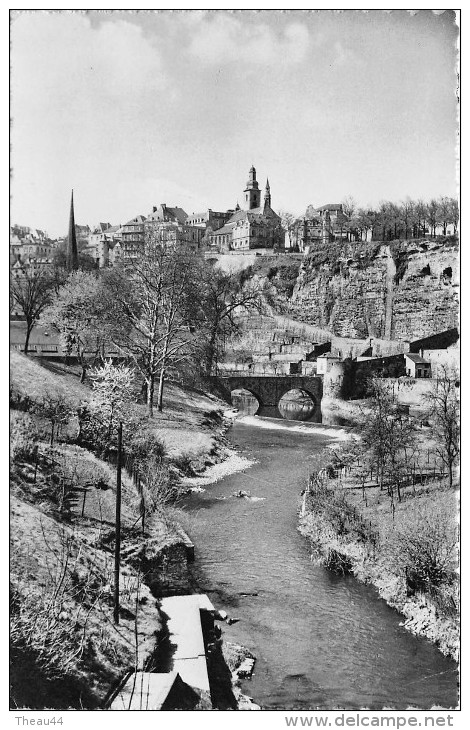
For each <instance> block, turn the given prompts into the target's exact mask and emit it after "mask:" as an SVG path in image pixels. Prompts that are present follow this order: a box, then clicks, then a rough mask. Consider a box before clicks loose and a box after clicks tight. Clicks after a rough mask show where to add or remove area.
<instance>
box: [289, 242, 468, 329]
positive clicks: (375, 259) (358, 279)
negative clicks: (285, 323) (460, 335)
mask: <svg viewBox="0 0 470 730" xmlns="http://www.w3.org/2000/svg"><path fill="white" fill-rule="evenodd" d="M458 275H459V260H458V244H457V242H455V241H454V240H452V239H443V240H441V241H438V240H432V241H430V240H420V241H392V242H391V243H389V244H386V243H379V242H370V243H343V244H329V245H328V246H325V247H321V248H319V249H316V250H315V251H313V252H312V253H311V254H310V255H308V256H307V258H306V259H305V261H304V262H303V264H302V266H301V269H300V272H299V277H298V279H297V283H296V285H295V288H294V291H293V296H292V299H291V302H290V306H289V309H290V314H291V315H292V316H293V317H294V318H295V319H297V320H299V321H303V322H307V323H309V324H311V325H315V326H318V327H323V328H327V329H330V330H331V331H332V332H333V333H334V334H335V335H338V336H341V337H358V338H366V337H374V338H383V339H403V340H407V339H417V338H418V337H425V336H427V335H430V334H433V333H434V332H439V331H443V330H447V329H450V328H451V327H455V326H458V284H459V282H458Z"/></svg>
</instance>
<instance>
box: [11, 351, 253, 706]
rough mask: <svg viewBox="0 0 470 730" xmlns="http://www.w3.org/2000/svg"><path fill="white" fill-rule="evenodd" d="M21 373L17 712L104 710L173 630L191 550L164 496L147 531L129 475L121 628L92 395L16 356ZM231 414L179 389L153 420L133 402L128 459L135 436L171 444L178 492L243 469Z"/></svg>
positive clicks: (15, 436)
mask: <svg viewBox="0 0 470 730" xmlns="http://www.w3.org/2000/svg"><path fill="white" fill-rule="evenodd" d="M10 365H11V380H10V406H11V429H12V434H11V439H12V443H11V447H12V450H11V456H12V465H11V488H12V512H11V523H10V528H11V570H10V579H11V585H12V652H11V660H12V664H11V702H12V707H15V708H17V707H29V708H31V709H40V708H41V707H44V706H47V707H51V708H57V709H67V708H77V709H78V708H81V707H86V708H88V709H96V708H98V707H100V706H101V703H102V702H103V700H104V698H105V696H106V694H107V693H108V691H109V689H110V687H112V686H113V685H114V684H115V683H116V682H117V681H119V679H120V677H121V675H122V673H123V672H124V671H125V670H126V669H127V667H128V666H133V667H135V668H136V669H137V670H140V669H143V668H144V666H146V662H148V661H149V659H150V658H151V657H152V655H153V654H154V652H155V644H156V635H157V634H158V632H159V631H160V629H161V627H162V618H161V616H160V613H159V610H158V608H157V607H156V605H155V600H154V597H155V596H156V595H168V594H173V593H185V592H188V589H189V590H191V582H190V577H189V563H190V561H191V550H190V549H189V547H188V540H187V538H186V536H185V535H184V534H183V532H182V530H181V529H180V525H179V523H178V519H177V517H178V515H177V512H174V511H172V509H171V508H170V507H169V506H168V505H167V503H166V492H165V491H164V493H163V499H164V501H162V502H161V503H160V502H159V503H158V504H157V505H156V506H157V509H156V510H155V511H153V512H151V511H150V510H149V512H148V514H147V515H146V519H145V526H144V524H143V520H142V511H141V508H142V497H141V496H139V493H138V490H137V489H136V486H137V485H136V483H135V480H134V479H133V478H132V476H131V474H128V473H126V471H124V470H123V474H122V505H121V540H122V546H121V548H122V551H121V558H122V567H121V580H120V584H121V590H122V596H121V612H120V613H121V615H120V625H119V627H117V626H115V624H114V622H113V572H112V563H113V555H112V554H113V549H114V539H115V538H114V518H115V501H116V495H115V485H116V470H115V466H114V465H113V459H112V458H111V460H110V461H108V460H105V459H104V458H101V454H100V452H99V447H98V446H97V445H96V446H95V444H94V443H93V442H91V441H90V443H88V442H86V443H83V442H81V441H80V429H79V428H78V418H77V414H79V413H80V412H81V411H83V409H86V407H87V405H88V403H89V401H90V397H91V389H90V388H89V387H88V386H87V384H82V383H80V382H79V380H78V378H77V375H76V373H75V372H74V371H73V368H68V367H66V366H64V365H63V364H62V363H51V362H48V363H46V364H44V363H41V362H39V361H38V360H35V359H32V358H27V357H25V356H24V355H22V354H20V353H17V352H11V358H10ZM224 406H225V404H224V403H223V402H222V401H220V400H219V399H217V398H215V397H213V396H211V395H206V394H204V393H202V392H200V391H195V390H194V389H185V388H182V387H179V386H177V385H171V384H169V385H168V386H167V388H166V395H165V409H164V412H163V413H155V414H154V417H153V418H149V417H148V416H147V414H146V411H145V407H143V406H141V405H139V404H137V403H135V404H134V403H131V404H129V408H128V411H127V413H126V424H125V434H127V438H125V441H126V444H125V445H126V448H127V447H128V446H129V442H130V438H131V437H133V433H135V434H136V435H137V436H138V438H140V439H142V442H143V443H144V445H145V446H146V448H153V445H157V446H158V444H162V445H163V453H164V462H163V466H164V475H166V476H165V477H164V478H165V479H167V478H168V479H169V480H170V483H171V488H172V489H176V490H177V491H179V489H180V485H179V482H180V481H184V478H185V475H187V474H192V475H197V474H203V473H204V471H205V470H206V469H207V468H208V467H214V468H216V469H217V468H218V469H219V471H220V470H222V471H220V474H221V475H223V470H224V469H225V470H226V469H227V468H229V469H230V470H233V469H237V468H242V467H243V468H244V467H245V464H244V463H240V461H242V460H241V457H239V456H238V455H237V454H235V452H233V450H231V449H230V448H229V446H228V444H227V441H226V439H225V433H226V431H227V429H228V428H229V427H230V425H231V423H232V421H233V417H234V415H235V414H234V413H233V411H230V410H227V409H226V408H225V409H224ZM224 411H225V412H224ZM56 412H57V413H58V414H59V413H60V427H59V426H57V425H55V424H54V420H55V415H54V414H55V413H56ZM54 425H55V428H54ZM51 428H52V429H53V434H52V433H51ZM52 436H53V438H54V441H53V444H52ZM225 461H226V462H227V465H226V466H225V467H224V466H223V465H224V463H225ZM194 478H196V479H197V476H195V477H194ZM156 496H157V497H158V494H157V495H156ZM147 499H148V497H147ZM136 631H137V633H136ZM25 680H27V681H25Z"/></svg>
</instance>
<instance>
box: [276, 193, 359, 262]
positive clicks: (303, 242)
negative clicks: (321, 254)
mask: <svg viewBox="0 0 470 730" xmlns="http://www.w3.org/2000/svg"><path fill="white" fill-rule="evenodd" d="M348 220H349V219H348V217H347V216H346V215H345V213H344V212H343V206H342V204H341V203H327V204H326V205H321V206H319V207H318V208H314V206H313V205H309V206H308V208H307V210H306V211H305V215H304V216H303V217H302V218H298V219H297V220H296V221H295V223H294V225H293V226H292V227H291V229H290V230H289V232H288V237H287V241H286V248H290V249H293V250H298V251H300V252H301V253H305V254H307V253H308V252H309V251H310V250H311V249H312V247H314V246H315V245H318V244H319V243H328V242H329V241H337V240H345V239H347V237H348V229H347V223H348Z"/></svg>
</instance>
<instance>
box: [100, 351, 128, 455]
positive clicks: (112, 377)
mask: <svg viewBox="0 0 470 730" xmlns="http://www.w3.org/2000/svg"><path fill="white" fill-rule="evenodd" d="M90 378H91V381H92V388H93V395H92V397H91V399H90V403H89V412H90V414H91V416H92V417H93V420H94V421H95V422H97V424H99V426H100V430H101V431H102V432H103V440H104V441H105V443H109V442H110V440H111V437H112V434H113V432H114V431H116V430H117V426H118V423H119V421H120V420H123V419H124V414H125V407H126V404H128V403H129V402H131V401H132V396H133V381H134V373H133V371H132V369H131V368H130V367H128V366H127V365H123V364H121V365H113V363H112V362H111V360H106V362H105V364H104V365H103V366H102V367H99V368H95V369H93V370H91V371H90Z"/></svg>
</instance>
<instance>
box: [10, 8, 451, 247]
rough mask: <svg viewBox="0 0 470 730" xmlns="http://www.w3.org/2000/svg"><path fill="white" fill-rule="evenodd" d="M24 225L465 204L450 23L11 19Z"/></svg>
mask: <svg viewBox="0 0 470 730" xmlns="http://www.w3.org/2000/svg"><path fill="white" fill-rule="evenodd" d="M11 17H12V24H11V115H12V132H11V145H12V154H11V164H12V179H11V194H12V204H11V222H12V223H18V224H20V225H29V226H32V227H37V228H42V229H44V230H47V231H48V233H49V234H50V235H52V236H57V235H61V234H66V232H67V224H68V214H69V206H70V194H71V190H72V188H73V189H74V197H75V219H76V222H77V223H79V224H81V225H83V224H89V225H91V226H92V225H95V224H97V223H98V222H99V221H103V222H108V221H109V222H111V223H112V224H117V223H125V222H126V221H127V220H129V219H130V218H132V217H134V216H135V215H137V214H143V215H147V214H148V213H149V211H150V210H151V207H152V206H153V205H158V204H160V203H167V205H170V206H173V205H178V206H180V207H182V208H184V209H185V211H186V212H187V213H188V214H191V213H192V212H197V211H199V210H204V209H207V208H208V207H211V208H212V209H214V210H226V209H227V208H233V207H235V205H236V203H237V201H238V202H239V203H240V204H242V203H243V199H242V191H243V188H244V186H245V182H246V180H247V176H248V170H249V168H250V166H251V165H252V164H254V166H255V167H256V170H257V173H258V181H259V183H260V187H261V188H264V185H265V183H266V178H267V177H269V181H270V185H271V193H272V205H273V208H274V209H275V210H280V209H282V210H289V211H291V212H292V213H294V214H296V215H298V214H301V213H303V212H304V211H305V209H306V207H307V205H309V204H313V205H321V204H323V203H330V202H340V201H341V200H342V199H343V198H344V197H345V196H346V195H352V196H353V197H354V199H355V200H356V201H357V203H358V204H359V205H361V206H368V205H371V206H375V205H377V204H378V203H379V202H380V201H381V200H384V199H385V200H393V201H396V202H398V201H400V200H403V199H404V198H405V197H406V196H410V197H411V198H424V199H429V198H431V197H436V196H440V195H448V196H452V197H455V196H456V195H457V163H456V148H457V147H456V146H457V143H458V138H457V132H458V126H457V119H458V106H457V93H458V91H457V76H456V64H457V39H458V29H457V26H456V23H455V13H454V12H453V11H444V12H441V11H436V12H433V11H397V10H394V11H392V12H388V11H381V10H375V11H373V10H369V11H341V12H337V11H328V10H323V11H268V10H263V11H248V10H244V11H232V12H231V11H222V10H221V11H173V12H172V11H158V12H153V11H140V12H137V13H136V12H128V11H117V10H116V11H101V12H99V11H86V12H85V11H83V12H80V11H57V12H41V11H17V12H16V11H13V12H12V16H11Z"/></svg>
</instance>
